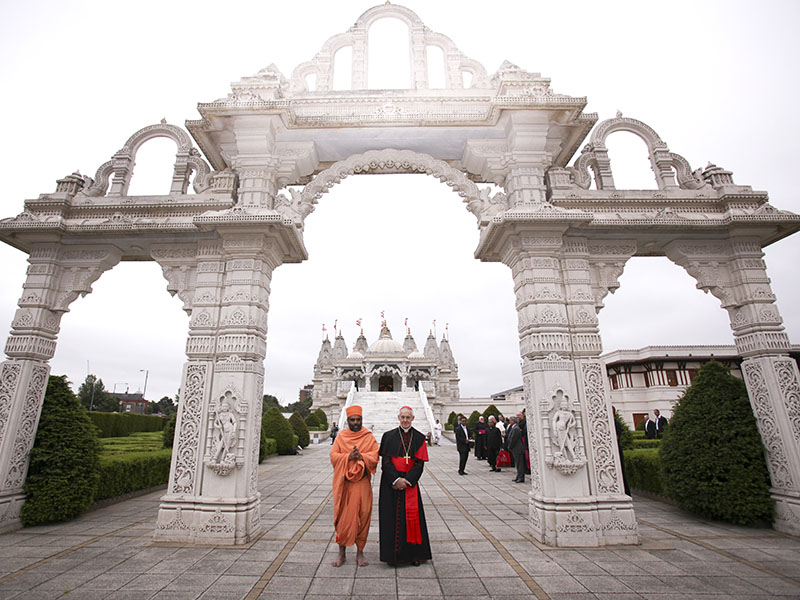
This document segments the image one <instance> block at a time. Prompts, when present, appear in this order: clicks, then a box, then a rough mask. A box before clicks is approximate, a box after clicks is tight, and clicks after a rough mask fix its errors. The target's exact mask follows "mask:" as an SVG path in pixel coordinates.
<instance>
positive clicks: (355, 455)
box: [347, 446, 364, 460]
mask: <svg viewBox="0 0 800 600" xmlns="http://www.w3.org/2000/svg"><path fill="white" fill-rule="evenodd" d="M347 459H348V460H363V459H364V457H363V456H361V452H359V451H358V446H353V449H352V450H351V452H350V456H348V457H347Z"/></svg>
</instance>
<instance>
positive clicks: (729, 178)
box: [702, 163, 735, 188]
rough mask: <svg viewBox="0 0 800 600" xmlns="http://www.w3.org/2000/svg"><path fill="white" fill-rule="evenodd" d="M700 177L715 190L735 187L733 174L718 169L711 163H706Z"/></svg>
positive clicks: (720, 168)
mask: <svg viewBox="0 0 800 600" xmlns="http://www.w3.org/2000/svg"><path fill="white" fill-rule="evenodd" d="M702 175H703V179H704V180H705V181H707V182H708V183H710V184H711V185H712V186H713V187H715V188H719V187H722V186H724V185H735V184H734V183H733V172H732V171H726V170H725V169H723V168H722V167H718V166H717V165H715V164H713V163H708V165H706V168H705V169H703V174H702Z"/></svg>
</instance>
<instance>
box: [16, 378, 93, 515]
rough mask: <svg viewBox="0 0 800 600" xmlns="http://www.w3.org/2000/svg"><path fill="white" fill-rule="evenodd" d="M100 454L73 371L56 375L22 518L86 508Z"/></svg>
mask: <svg viewBox="0 0 800 600" xmlns="http://www.w3.org/2000/svg"><path fill="white" fill-rule="evenodd" d="M99 455H100V443H99V442H98V439H97V428H96V427H95V426H94V425H93V424H92V421H91V420H90V419H89V416H88V414H87V411H86V409H85V408H83V406H82V405H81V403H80V400H78V397H77V396H76V395H75V394H74V393H73V392H72V390H71V389H70V387H69V383H68V382H67V376H66V375H60V376H51V377H50V379H49V380H48V382H47V390H46V392H45V396H44V404H43V405H42V416H41V418H40V420H39V428H38V429H37V431H36V439H35V440H34V443H33V448H32V449H31V452H30V467H29V468H28V477H27V479H26V480H25V486H24V491H25V494H26V499H25V504H23V505H22V510H21V513H20V518H21V520H22V524H23V525H24V526H26V527H29V526H31V525H38V524H40V523H50V522H54V521H66V520H69V519H72V518H74V517H77V516H78V515H80V514H81V513H83V512H85V511H86V510H87V509H88V508H89V507H90V506H91V505H92V502H94V499H95V492H96V490H97V482H98V478H99V458H98V457H99Z"/></svg>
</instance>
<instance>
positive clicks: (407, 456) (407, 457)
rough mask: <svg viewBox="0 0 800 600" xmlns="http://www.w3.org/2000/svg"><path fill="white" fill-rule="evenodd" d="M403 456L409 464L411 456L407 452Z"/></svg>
mask: <svg viewBox="0 0 800 600" xmlns="http://www.w3.org/2000/svg"><path fill="white" fill-rule="evenodd" d="M403 458H405V459H406V464H408V459H409V458H411V457H410V456H409V455H408V454H406V455H405V456H404V457H403Z"/></svg>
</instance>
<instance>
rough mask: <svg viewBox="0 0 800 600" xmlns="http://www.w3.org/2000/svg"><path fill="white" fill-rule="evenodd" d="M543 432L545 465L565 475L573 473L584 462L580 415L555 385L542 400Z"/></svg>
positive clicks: (566, 396) (561, 390) (562, 391)
mask: <svg viewBox="0 0 800 600" xmlns="http://www.w3.org/2000/svg"><path fill="white" fill-rule="evenodd" d="M541 409H542V412H541V423H542V434H543V436H544V442H545V446H544V448H545V464H546V465H547V466H548V467H550V468H555V469H557V470H558V471H559V472H561V473H563V474H564V475H572V474H574V473H576V472H577V471H578V469H580V468H581V467H582V466H584V465H585V464H586V455H585V454H584V451H583V444H582V442H581V440H582V439H583V432H582V428H581V421H580V415H579V414H576V413H575V411H574V410H573V406H572V402H571V401H570V398H569V396H568V395H567V394H565V393H564V390H563V389H561V388H560V387H558V386H557V387H556V388H554V390H553V392H552V394H551V395H550V396H549V397H548V398H546V399H544V400H542V401H541Z"/></svg>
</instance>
